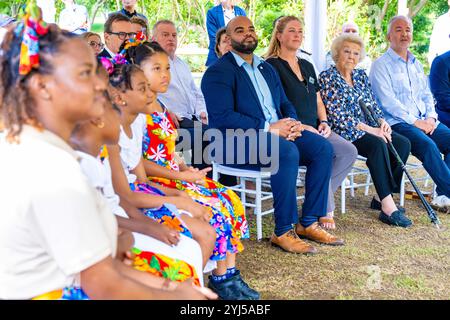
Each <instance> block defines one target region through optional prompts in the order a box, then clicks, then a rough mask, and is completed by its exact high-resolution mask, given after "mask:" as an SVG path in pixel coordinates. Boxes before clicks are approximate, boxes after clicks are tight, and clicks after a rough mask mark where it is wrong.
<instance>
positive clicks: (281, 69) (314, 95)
mask: <svg viewBox="0 0 450 320" xmlns="http://www.w3.org/2000/svg"><path fill="white" fill-rule="evenodd" d="M302 41H303V24H302V22H301V20H300V19H299V18H297V17H294V16H286V17H281V18H280V19H279V20H278V21H277V22H276V24H275V27H274V30H273V33H272V38H271V40H270V44H269V49H268V51H267V53H266V55H265V57H266V58H267V62H268V63H270V64H271V65H272V66H273V67H274V68H275V70H276V71H277V72H278V74H279V76H280V79H281V83H282V84H283V88H284V91H285V93H286V96H287V97H288V99H289V100H290V101H291V102H292V104H293V105H294V107H295V110H296V112H297V116H298V119H299V120H300V121H301V122H302V123H303V126H304V127H305V130H308V131H311V132H313V133H315V134H318V135H321V136H322V137H324V138H325V139H327V140H328V141H329V142H330V143H331V144H332V146H333V151H334V158H333V167H332V173H331V179H330V186H329V191H328V201H327V216H326V217H322V218H320V219H319V223H320V226H321V227H322V228H324V229H335V222H334V219H333V215H334V214H333V212H334V209H335V204H334V193H335V192H336V190H337V188H338V187H339V186H340V185H341V183H342V181H343V180H344V179H345V177H346V176H347V174H348V173H349V172H350V170H351V169H352V165H353V163H354V162H355V160H356V157H357V150H356V148H355V147H354V146H353V145H352V144H351V143H350V142H348V141H346V140H345V139H344V138H342V137H340V136H339V135H337V134H336V133H334V132H332V131H331V128H330V124H329V123H328V120H327V114H326V111H325V106H324V104H323V102H322V98H321V97H320V94H319V85H318V82H317V76H316V73H315V71H314V67H313V65H312V64H311V63H310V62H308V61H306V60H304V59H300V58H299V57H297V55H296V54H297V51H298V49H299V48H300V46H301V45H302Z"/></svg>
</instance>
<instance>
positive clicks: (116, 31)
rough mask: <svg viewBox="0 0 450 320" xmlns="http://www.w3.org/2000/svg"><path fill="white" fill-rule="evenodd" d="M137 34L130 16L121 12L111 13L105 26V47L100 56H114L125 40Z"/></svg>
mask: <svg viewBox="0 0 450 320" xmlns="http://www.w3.org/2000/svg"><path fill="white" fill-rule="evenodd" d="M135 36H136V33H135V32H134V31H133V25H132V24H131V21H130V18H128V17H127V16H125V15H123V14H121V13H112V14H110V15H109V17H108V20H106V22H105V26H104V38H105V48H104V49H103V51H102V52H100V54H99V55H98V57H106V58H113V57H114V56H115V55H116V54H117V53H119V49H120V46H121V45H122V44H123V42H124V41H125V40H128V39H130V38H134V37H135Z"/></svg>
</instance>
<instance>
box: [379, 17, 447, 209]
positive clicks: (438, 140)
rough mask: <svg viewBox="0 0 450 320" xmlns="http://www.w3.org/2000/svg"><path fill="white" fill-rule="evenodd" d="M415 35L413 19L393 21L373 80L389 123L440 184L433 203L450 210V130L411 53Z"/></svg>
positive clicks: (399, 18)
mask: <svg viewBox="0 0 450 320" xmlns="http://www.w3.org/2000/svg"><path fill="white" fill-rule="evenodd" d="M412 32H413V26H412V22H411V20H410V19H409V18H407V17H404V16H396V17H394V18H392V19H391V21H390V22H389V27H388V35H387V38H388V40H389V43H390V48H389V49H388V51H387V52H386V53H385V54H383V55H382V56H381V57H380V58H379V59H378V60H376V61H375V62H374V63H373V65H372V69H371V72H370V81H371V83H372V86H373V91H374V92H375V95H376V96H377V99H378V102H379V104H380V106H381V108H382V110H383V112H384V113H385V118H386V120H387V121H388V123H389V124H390V125H391V127H392V129H393V130H394V131H396V132H398V133H400V134H401V135H403V136H405V137H407V138H408V139H409V140H410V141H411V153H412V154H413V155H414V156H416V157H417V158H418V159H419V160H420V161H422V163H423V166H424V167H425V169H426V170H427V172H428V173H429V174H430V176H431V177H432V179H433V181H434V182H435V183H436V185H437V190H436V191H437V194H438V196H437V197H436V198H435V199H434V200H433V202H432V204H434V206H435V207H440V208H446V207H449V206H450V129H449V128H448V127H447V126H446V125H445V124H443V123H440V122H439V121H438V120H437V119H438V115H437V113H436V111H435V108H434V100H433V95H432V94H431V91H430V88H429V86H428V80H427V77H426V75H425V73H424V71H423V67H422V65H421V64H420V62H419V61H418V60H417V59H416V58H415V57H414V55H413V54H412V53H411V52H410V51H409V50H408V48H409V46H410V45H411V41H412ZM441 153H442V154H443V155H444V160H442V155H441Z"/></svg>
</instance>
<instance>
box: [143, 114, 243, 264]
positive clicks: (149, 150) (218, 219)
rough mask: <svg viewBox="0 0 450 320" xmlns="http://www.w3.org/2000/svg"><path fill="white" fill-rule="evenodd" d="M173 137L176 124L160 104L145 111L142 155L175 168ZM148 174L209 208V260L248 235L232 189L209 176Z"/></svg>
mask: <svg viewBox="0 0 450 320" xmlns="http://www.w3.org/2000/svg"><path fill="white" fill-rule="evenodd" d="M176 139H177V130H176V127H175V125H174V123H173V121H172V119H171V118H170V115H169V114H168V112H167V110H166V109H165V108H164V107H163V112H154V113H152V114H151V115H147V126H146V128H145V129H144V135H143V145H142V152H143V157H144V158H145V159H147V160H150V161H153V162H155V163H156V164H159V165H160V166H163V167H166V168H169V169H171V170H176V171H179V166H178V164H177V162H176V161H175V144H176ZM148 178H149V179H150V180H151V181H153V182H156V183H159V184H161V185H164V186H166V187H169V188H175V189H178V190H182V191H185V192H187V193H188V194H189V196H191V197H192V198H193V199H194V200H195V201H197V202H198V203H200V204H202V205H205V206H207V207H210V208H211V219H210V224H211V225H212V226H213V227H214V228H215V229H216V233H217V239H216V246H215V248H214V252H213V255H212V256H211V259H212V260H216V261H217V260H223V259H225V257H226V254H227V252H230V253H238V252H241V251H242V250H243V249H244V247H243V245H242V242H241V239H244V238H248V237H249V230H248V224H247V220H246V218H245V211H244V207H243V205H242V203H241V201H240V199H239V197H238V196H237V195H236V194H235V193H234V192H233V191H232V190H230V189H228V188H226V187H224V186H223V185H221V184H220V183H218V182H215V181H213V180H211V179H209V178H206V179H205V182H206V184H205V186H202V185H198V184H195V183H189V182H185V181H180V180H170V179H165V178H159V177H152V176H149V177H148Z"/></svg>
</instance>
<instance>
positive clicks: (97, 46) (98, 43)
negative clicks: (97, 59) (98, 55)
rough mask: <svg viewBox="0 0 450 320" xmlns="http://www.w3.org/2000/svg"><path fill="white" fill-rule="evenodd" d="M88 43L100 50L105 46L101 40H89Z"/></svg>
mask: <svg viewBox="0 0 450 320" xmlns="http://www.w3.org/2000/svg"><path fill="white" fill-rule="evenodd" d="M89 45H90V46H91V47H92V48H99V49H100V50H103V48H104V47H105V45H104V44H103V43H101V42H95V41H89Z"/></svg>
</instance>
